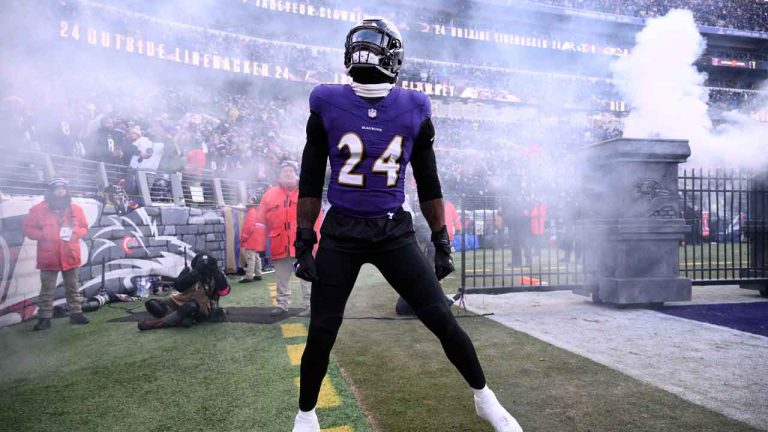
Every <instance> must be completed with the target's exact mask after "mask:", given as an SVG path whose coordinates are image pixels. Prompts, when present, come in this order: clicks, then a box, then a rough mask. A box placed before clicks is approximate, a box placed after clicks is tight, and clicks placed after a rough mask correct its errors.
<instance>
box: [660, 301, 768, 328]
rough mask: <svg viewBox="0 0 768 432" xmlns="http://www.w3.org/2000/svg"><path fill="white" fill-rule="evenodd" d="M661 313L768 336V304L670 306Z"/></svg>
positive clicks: (662, 309)
mask: <svg viewBox="0 0 768 432" xmlns="http://www.w3.org/2000/svg"><path fill="white" fill-rule="evenodd" d="M659 312H663V313H665V314H669V315H674V316H677V317H680V318H687V319H690V320H695V321H701V322H705V323H709V324H715V325H719V326H723V327H728V328H732V329H734V330H739V331H743V332H748V333H753V334H756V335H760V336H768V302H755V303H723V304H707V305H691V306H668V307H664V308H661V309H659Z"/></svg>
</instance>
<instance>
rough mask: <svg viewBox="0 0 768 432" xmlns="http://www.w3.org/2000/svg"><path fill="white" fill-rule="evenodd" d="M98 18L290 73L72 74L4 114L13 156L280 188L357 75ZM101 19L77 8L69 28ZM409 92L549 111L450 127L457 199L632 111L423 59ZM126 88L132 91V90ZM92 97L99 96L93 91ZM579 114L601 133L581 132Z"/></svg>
mask: <svg viewBox="0 0 768 432" xmlns="http://www.w3.org/2000/svg"><path fill="white" fill-rule="evenodd" d="M62 4H63V5H65V6H66V5H72V3H62ZM65 9H66V8H65ZM98 12H99V13H100V14H101V15H99V20H100V22H101V23H102V24H103V25H105V26H107V28H109V29H111V30H112V31H113V32H115V33H121V34H126V35H133V36H134V37H136V38H137V39H138V38H144V39H145V40H156V41H163V42H165V43H167V45H168V46H169V47H170V46H179V47H190V48H193V49H196V50H199V51H200V52H207V53H211V54H217V55H221V56H232V57H239V58H243V59H247V60H249V61H252V62H257V63H261V62H264V63H270V64H279V65H283V66H284V67H285V70H286V71H287V72H286V73H285V74H284V76H283V77H281V78H282V79H281V82H279V83H278V81H276V80H274V79H269V78H260V79H258V78H256V79H253V80H256V81H258V84H254V87H255V89H250V88H247V87H242V88H234V89H228V90H227V91H221V89H220V88H218V87H217V86H211V87H210V88H206V86H201V85H196V86H195V85H182V84H178V85H158V86H155V85H153V84H151V83H147V82H142V79H141V78H139V77H136V78H134V79H133V80H132V81H131V80H129V81H125V80H116V79H115V77H114V76H109V74H106V73H102V75H106V76H98V75H99V74H98V73H96V74H94V73H93V71H90V72H89V71H83V72H82V73H81V74H79V75H77V74H75V75H74V76H73V75H72V74H69V75H66V74H65V75H62V76H61V77H59V80H58V81H56V80H54V81H53V82H51V83H48V85H49V86H50V87H51V88H52V89H57V90H55V91H54V92H56V91H63V90H60V89H67V88H70V89H76V91H74V92H73V93H72V94H66V95H63V96H62V97H61V98H59V100H55V101H54V100H45V99H37V98H34V97H29V96H27V95H22V96H25V98H22V97H17V96H10V97H6V98H5V99H4V100H3V101H2V106H0V129H1V130H0V133H3V136H4V137H5V139H4V140H3V141H2V142H1V143H0V146H6V147H11V148H13V147H16V148H19V146H21V147H23V148H34V147H35V146H38V149H40V150H43V151H47V152H50V153H53V154H59V155H65V156H74V157H78V158H86V159H92V160H97V161H102V162H106V163H111V164H118V165H122V166H130V167H132V168H135V169H148V170H158V171H164V172H173V171H187V172H192V173H201V172H202V170H204V169H208V170H213V171H216V172H218V173H219V175H221V176H224V175H227V176H235V177H240V178H248V179H249V180H262V179H268V178H271V176H272V174H273V173H272V172H271V171H272V170H273V169H274V167H276V166H279V162H280V161H282V160H297V159H298V158H299V157H300V151H301V148H302V146H303V140H304V136H303V133H304V130H303V126H304V123H305V121H306V115H307V112H306V94H307V92H308V90H309V88H310V87H311V85H314V83H315V82H318V81H329V80H328V79H327V78H328V76H329V74H330V76H332V75H333V74H337V75H338V76H341V75H343V73H344V71H343V68H342V66H341V59H340V56H341V53H340V51H339V50H334V49H325V48H319V47H316V46H308V45H301V44H296V43H286V42H277V41H268V40H264V39H258V38H254V37H251V36H247V35H243V34H232V33H225V32H221V31H215V30H210V29H206V28H201V27H195V26H190V25H186V24H180V23H175V24H174V23H169V22H165V21H160V20H157V19H154V18H151V17H148V16H145V15H141V14H137V13H133V12H127V11H122V10H117V9H110V10H108V11H106V12H105V11H104V10H99V11H98ZM93 13H95V11H91V10H89V9H86V10H75V9H72V10H69V9H66V10H65V11H64V16H63V17H64V18H72V19H74V18H75V17H78V16H79V17H82V16H83V15H89V16H90V15H92V14H93ZM94 49H95V48H94ZM112 55H114V56H123V57H119V60H118V61H117V64H118V67H119V65H120V64H122V62H124V61H125V62H128V61H132V60H133V59H132V58H128V57H126V56H125V55H124V54H121V53H113V54H112ZM115 58H116V59H117V58H118V57H115ZM185 67H186V66H183V65H174V66H172V67H171V69H174V70H176V69H178V70H182V69H183V68H185ZM186 70H187V71H189V70H188V69H186ZM182 73H183V72H182ZM173 74H174V73H173V72H172V75H173ZM310 77H317V78H316V79H315V78H310ZM246 80H250V79H246ZM400 80H401V82H402V81H409V82H418V83H421V84H424V83H431V84H440V85H441V86H443V87H444V88H446V87H454V88H455V94H453V96H454V97H457V98H460V99H458V100H464V101H466V100H472V99H489V100H491V101H493V103H504V102H512V103H515V104H516V106H527V107H531V108H533V109H534V110H535V111H536V112H537V115H536V120H535V121H532V120H531V119H530V118H526V119H524V120H523V119H515V118H503V119H496V120H495V121H484V122H483V121H477V120H475V119H462V118H455V116H454V117H451V118H446V117H439V118H438V119H437V120H436V126H437V130H438V145H439V147H438V148H439V157H440V158H441V159H442V165H441V167H443V168H442V169H443V177H444V182H445V183H446V185H447V187H448V189H449V190H454V191H455V190H459V189H460V188H473V189H474V190H492V189H493V188H494V187H495V186H494V182H499V181H501V180H500V179H501V177H500V176H494V175H491V174H493V173H494V172H510V170H509V168H510V167H515V166H516V165H521V164H522V165H524V166H526V167H531V166H534V167H537V168H536V170H537V171H538V172H540V173H541V172H544V171H545V170H546V167H547V166H552V165H553V164H555V163H557V162H558V161H564V160H567V158H568V155H569V154H570V153H572V152H573V149H574V148H577V147H579V146H582V145H585V144H587V143H590V142H596V141H601V140H604V139H608V138H612V137H615V136H620V135H621V126H620V116H621V114H622V112H623V110H624V107H622V108H616V107H617V106H620V104H617V101H618V99H619V97H618V95H617V94H616V92H615V90H614V88H613V84H612V83H611V82H610V80H607V79H601V78H589V77H581V76H575V75H562V74H551V73H544V72H530V71H523V70H510V69H501V68H495V67H487V66H477V65H470V64H461V63H448V62H435V61H429V60H419V59H413V58H411V59H410V60H409V61H408V62H406V64H405V67H404V68H403V70H402V72H401V75H400ZM116 81H121V82H122V85H121V86H120V87H119V88H117V87H116V86H115V85H114V83H115V82H116ZM282 81H295V82H292V83H291V82H282ZM273 83H274V85H275V86H273ZM709 85H711V86H713V87H718V89H717V90H714V91H713V92H712V94H711V96H712V97H711V101H710V102H711V103H712V104H723V105H725V106H726V107H728V108H734V107H737V106H739V105H740V104H743V103H745V102H747V101H748V100H749V98H750V97H752V96H753V95H754V94H755V93H754V92H745V91H741V90H736V89H733V90H731V89H729V88H728V87H737V86H738V83H735V82H725V81H717V80H711V81H710V82H709ZM289 87H290V88H291V89H293V90H289ZM86 88H87V89H89V90H90V91H88V92H84V91H80V89H86ZM278 88H279V90H278ZM125 89H131V91H128V92H126V91H125ZM449 100H450V99H449ZM453 100H454V101H455V100H457V99H455V98H454V99H453ZM30 101H33V102H32V103H30ZM617 111H618V112H617ZM571 113H580V115H581V116H582V117H583V118H592V119H593V120H587V121H586V123H585V122H584V121H582V122H572V120H571V119H570V114H571ZM566 118H567V119H566ZM595 118H600V120H594V119H595ZM564 119H565V120H564ZM523 123H524V127H523ZM542 137H546V138H542ZM513 171H514V170H513Z"/></svg>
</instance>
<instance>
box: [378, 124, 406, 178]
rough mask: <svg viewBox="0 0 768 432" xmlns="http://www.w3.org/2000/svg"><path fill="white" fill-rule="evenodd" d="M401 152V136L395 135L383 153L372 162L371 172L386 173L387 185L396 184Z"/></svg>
mask: <svg viewBox="0 0 768 432" xmlns="http://www.w3.org/2000/svg"><path fill="white" fill-rule="evenodd" d="M402 154H403V137H401V136H400V135H395V137H394V138H392V141H390V142H389V145H388V146H387V149H386V150H384V153H382V154H381V156H380V157H379V158H378V159H376V162H374V164H373V172H381V173H387V186H395V185H397V179H398V176H399V174H400V156H402Z"/></svg>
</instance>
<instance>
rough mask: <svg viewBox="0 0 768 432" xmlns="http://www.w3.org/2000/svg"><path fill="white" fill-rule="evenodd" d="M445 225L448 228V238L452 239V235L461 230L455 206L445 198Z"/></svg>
mask: <svg viewBox="0 0 768 432" xmlns="http://www.w3.org/2000/svg"><path fill="white" fill-rule="evenodd" d="M443 205H444V207H445V226H446V228H448V240H450V241H453V236H455V235H456V233H457V232H461V218H459V212H458V211H456V206H455V205H453V203H452V202H450V201H448V200H445V204H443Z"/></svg>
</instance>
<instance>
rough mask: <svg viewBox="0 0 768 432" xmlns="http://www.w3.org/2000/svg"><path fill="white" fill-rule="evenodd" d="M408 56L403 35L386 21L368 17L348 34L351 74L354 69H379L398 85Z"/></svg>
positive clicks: (346, 46)
mask: <svg viewBox="0 0 768 432" xmlns="http://www.w3.org/2000/svg"><path fill="white" fill-rule="evenodd" d="M404 57H405V51H403V39H402V37H401V36H400V32H399V31H398V30H397V28H396V27H395V26H394V24H392V23H391V22H389V21H388V20H386V19H384V18H378V17H376V18H365V19H363V22H362V23H361V24H360V25H357V26H355V27H354V28H352V30H350V31H349V33H348V34H347V41H346V43H345V44H344V66H345V67H346V68H347V73H349V74H350V75H352V70H353V69H354V68H376V69H377V70H378V71H379V72H381V73H383V74H384V75H386V76H387V77H388V78H389V79H390V80H391V81H392V82H394V81H395V80H396V79H397V74H398V73H399V72H400V67H402V65H403V58H404Z"/></svg>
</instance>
